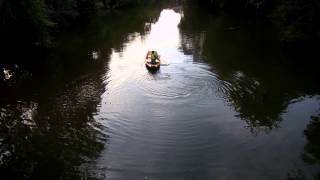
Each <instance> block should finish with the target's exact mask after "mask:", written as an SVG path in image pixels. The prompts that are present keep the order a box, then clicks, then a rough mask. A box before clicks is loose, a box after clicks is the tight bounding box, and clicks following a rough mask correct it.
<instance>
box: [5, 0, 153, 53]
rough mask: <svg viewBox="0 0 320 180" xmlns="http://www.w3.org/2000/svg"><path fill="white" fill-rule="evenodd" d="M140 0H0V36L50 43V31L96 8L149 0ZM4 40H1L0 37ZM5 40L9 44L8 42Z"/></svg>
mask: <svg viewBox="0 0 320 180" xmlns="http://www.w3.org/2000/svg"><path fill="white" fill-rule="evenodd" d="M152 2H154V1H144V0H25V1H19V0H1V1H0V33H1V39H3V40H6V41H5V42H6V45H7V46H8V45H9V44H10V43H11V44H14V47H16V45H17V43H18V44H21V43H22V44H23V43H26V44H33V45H36V46H42V47H43V46H50V45H51V40H52V37H54V36H53V35H54V34H56V33H57V32H60V31H61V30H63V29H68V28H70V27H72V26H74V25H75V24H77V23H79V22H82V23H83V22H86V20H88V17H90V16H92V15H93V14H95V13H97V11H98V10H101V9H104V10H106V11H108V10H112V9H116V8H122V7H125V6H129V5H132V4H136V3H152ZM3 42H4V41H3ZM3 42H2V43H3ZM8 43H9V44H8Z"/></svg>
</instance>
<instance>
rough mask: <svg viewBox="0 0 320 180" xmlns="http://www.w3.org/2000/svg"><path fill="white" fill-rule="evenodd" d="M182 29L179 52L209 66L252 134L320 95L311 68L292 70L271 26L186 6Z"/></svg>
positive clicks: (225, 96) (226, 98)
mask: <svg viewBox="0 0 320 180" xmlns="http://www.w3.org/2000/svg"><path fill="white" fill-rule="evenodd" d="M198 19H201V21H199V20H198ZM180 31H181V44H182V46H181V49H182V50H183V52H184V53H186V54H190V55H192V56H193V57H194V61H205V62H206V63H209V64H210V65H211V68H212V71H213V72H214V73H216V74H217V75H218V79H219V80H220V84H219V86H220V87H219V90H218V91H219V92H220V94H221V96H223V98H224V99H225V101H226V102H227V103H228V104H229V105H230V106H231V107H233V108H234V109H235V111H236V112H238V115H237V116H238V117H240V118H241V119H242V120H244V121H245V122H246V124H247V125H248V127H249V129H250V130H251V131H252V132H257V131H260V130H263V131H269V130H271V129H273V128H275V127H278V124H279V123H280V122H281V120H282V117H281V116H282V114H283V113H285V111H286V109H287V107H288V105H289V104H291V103H294V102H296V101H297V100H299V98H300V97H305V96H311V97H312V96H313V95H317V94H319V92H320V87H319V84H318V83H317V78H316V77H317V76H316V74H315V73H316V71H314V67H312V65H309V66H306V67H307V68H309V69H303V68H301V66H293V65H292V63H291V61H294V59H292V58H291V59H290V58H289V57H288V56H287V55H286V54H285V53H284V52H283V50H282V49H281V46H280V43H279V42H278V40H277V36H276V34H275V33H272V32H273V29H272V27H270V26H269V25H265V24H264V23H259V22H250V20H245V19H241V18H239V17H232V16H228V15H216V16H208V15H207V14H206V13H205V12H203V11H202V10H201V9H197V8H195V7H191V6H190V5H186V6H185V7H184V18H183V19H182V21H181V23H180ZM270 32H271V33H270ZM300 61H301V60H300ZM304 68H305V67H304Z"/></svg>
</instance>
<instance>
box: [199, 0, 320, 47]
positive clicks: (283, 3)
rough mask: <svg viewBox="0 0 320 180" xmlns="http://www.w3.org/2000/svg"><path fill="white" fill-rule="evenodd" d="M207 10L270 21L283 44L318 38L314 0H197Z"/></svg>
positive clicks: (319, 17) (319, 30)
mask: <svg viewBox="0 0 320 180" xmlns="http://www.w3.org/2000/svg"><path fill="white" fill-rule="evenodd" d="M198 1H199V2H200V4H202V5H204V6H205V7H207V8H208V9H209V10H210V11H213V12H216V11H217V10H223V11H225V12H228V13H240V14H243V15H246V16H250V17H255V18H256V17H258V18H262V19H264V20H267V21H269V22H272V23H273V24H274V25H275V26H276V27H277V29H278V31H279V38H280V40H281V41H282V42H283V43H284V44H298V43H302V42H310V41H316V40H318V39H319V38H320V24H319V22H320V21H319V20H320V14H319V12H320V11H319V10H320V2H319V1H317V0H278V1H275V0H198Z"/></svg>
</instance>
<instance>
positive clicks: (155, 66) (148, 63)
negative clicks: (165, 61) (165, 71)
mask: <svg viewBox="0 0 320 180" xmlns="http://www.w3.org/2000/svg"><path fill="white" fill-rule="evenodd" d="M145 64H146V67H147V68H148V69H150V70H156V69H159V68H160V64H161V62H160V56H159V55H158V59H157V60H156V64H152V63H151V51H148V53H147V56H146V60H145Z"/></svg>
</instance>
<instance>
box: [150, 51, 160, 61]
mask: <svg viewBox="0 0 320 180" xmlns="http://www.w3.org/2000/svg"><path fill="white" fill-rule="evenodd" d="M157 59H158V60H159V56H158V54H157V52H156V51H151V64H157Z"/></svg>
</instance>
